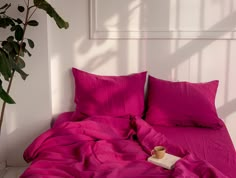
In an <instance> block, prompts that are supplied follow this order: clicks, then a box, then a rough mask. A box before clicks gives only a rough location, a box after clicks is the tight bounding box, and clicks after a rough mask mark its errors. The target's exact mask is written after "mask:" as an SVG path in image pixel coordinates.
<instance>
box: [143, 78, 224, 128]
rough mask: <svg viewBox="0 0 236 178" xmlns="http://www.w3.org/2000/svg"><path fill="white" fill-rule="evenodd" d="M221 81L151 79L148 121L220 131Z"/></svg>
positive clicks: (149, 82) (152, 123) (164, 124)
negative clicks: (217, 103) (218, 94)
mask: <svg viewBox="0 0 236 178" xmlns="http://www.w3.org/2000/svg"><path fill="white" fill-rule="evenodd" d="M217 87H218V81H217V80H215V81H210V82H206V83H190V82H171V81H166V80H161V79H157V78H154V77H152V76H149V79H148V110H147V114H146V121H147V122H148V123H150V124H151V125H163V126H197V127H210V128H220V127H221V126H222V121H221V119H219V118H218V115H217V111H216V107H215V97H216V92H217Z"/></svg>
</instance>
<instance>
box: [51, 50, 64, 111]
mask: <svg viewBox="0 0 236 178" xmlns="http://www.w3.org/2000/svg"><path fill="white" fill-rule="evenodd" d="M50 61H51V79H53V80H51V97H52V99H51V100H52V101H53V102H52V113H58V112H60V111H61V110H60V106H61V103H60V98H61V93H62V92H61V90H60V88H59V87H60V86H61V83H60V82H62V80H61V78H60V72H61V71H60V56H59V55H57V54H55V55H54V56H52V57H51V60H50Z"/></svg>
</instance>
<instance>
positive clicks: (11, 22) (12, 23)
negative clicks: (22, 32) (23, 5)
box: [6, 17, 15, 26]
mask: <svg viewBox="0 0 236 178" xmlns="http://www.w3.org/2000/svg"><path fill="white" fill-rule="evenodd" d="M6 23H7V24H8V25H11V26H15V23H14V21H13V20H12V19H10V18H8V17H7V18H6Z"/></svg>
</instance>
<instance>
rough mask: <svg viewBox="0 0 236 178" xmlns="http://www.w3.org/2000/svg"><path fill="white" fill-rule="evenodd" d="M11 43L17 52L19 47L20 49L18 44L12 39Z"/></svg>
mask: <svg viewBox="0 0 236 178" xmlns="http://www.w3.org/2000/svg"><path fill="white" fill-rule="evenodd" d="M12 44H13V48H14V50H15V53H16V54H18V52H19V49H20V45H19V44H18V43H17V42H15V41H13V42H12Z"/></svg>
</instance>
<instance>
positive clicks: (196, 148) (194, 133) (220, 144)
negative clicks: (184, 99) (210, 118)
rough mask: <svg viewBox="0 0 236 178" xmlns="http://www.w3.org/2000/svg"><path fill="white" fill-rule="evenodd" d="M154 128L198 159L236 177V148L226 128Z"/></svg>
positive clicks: (229, 175)
mask: <svg viewBox="0 0 236 178" xmlns="http://www.w3.org/2000/svg"><path fill="white" fill-rule="evenodd" d="M154 128H155V130H156V131H158V132H161V133H162V134H164V135H165V136H166V137H167V138H168V139H170V140H171V141H173V142H174V143H175V144H178V145H179V146H180V147H182V148H184V149H186V150H188V151H189V152H191V153H193V154H195V155H196V156H197V157H198V158H200V159H203V160H207V161H208V162H209V163H211V164H212V165H213V166H214V167H216V168H217V169H219V170H220V171H221V172H222V173H224V174H225V175H227V176H228V177H232V178H234V177H235V175H236V161H235V160H236V158H235V157H236V156H235V155H236V154H235V148H234V146H233V143H232V140H231V138H230V136H229V133H228V131H227V129H226V127H225V126H224V127H222V128H221V129H207V128H197V127H163V126H154Z"/></svg>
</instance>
